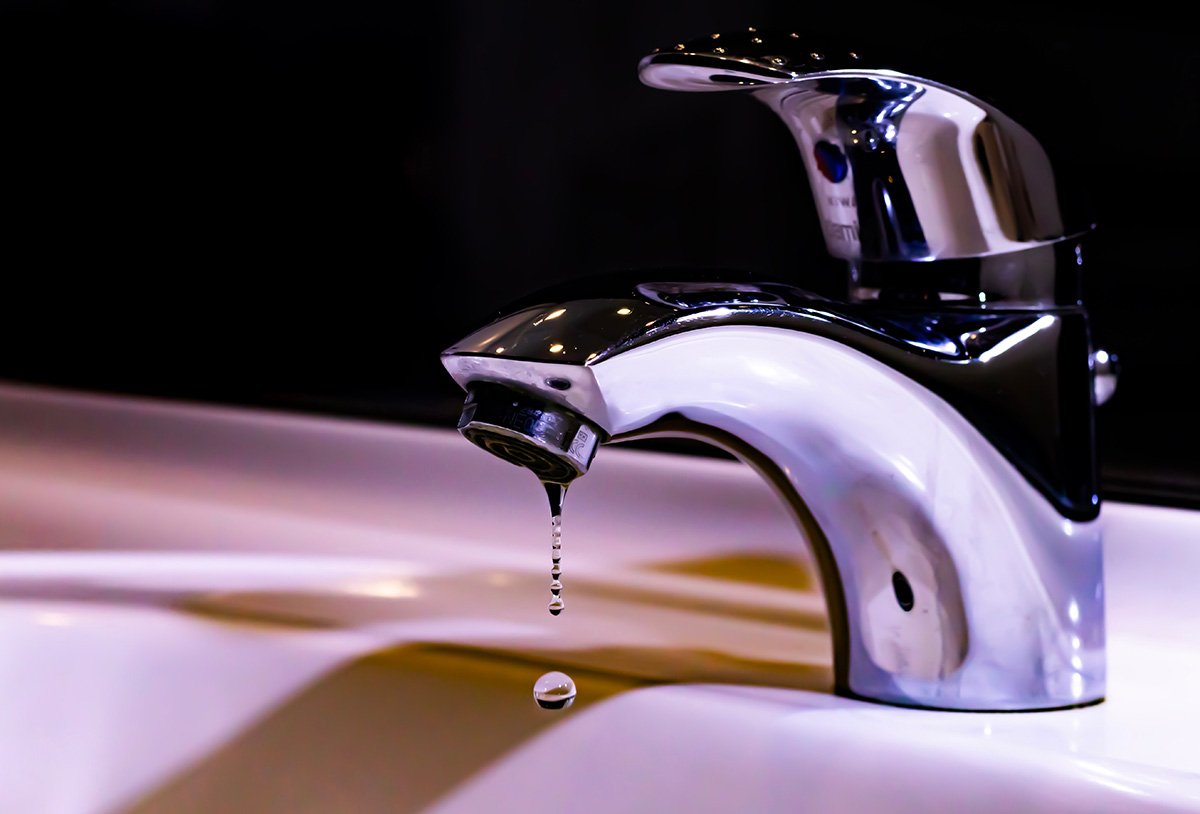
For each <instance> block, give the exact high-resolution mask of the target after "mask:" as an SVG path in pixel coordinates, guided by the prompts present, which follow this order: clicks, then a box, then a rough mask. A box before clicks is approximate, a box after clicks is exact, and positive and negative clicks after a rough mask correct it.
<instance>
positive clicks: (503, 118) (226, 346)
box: [0, 0, 1200, 503]
mask: <svg viewBox="0 0 1200 814" xmlns="http://www.w3.org/2000/svg"><path fill="white" fill-rule="evenodd" d="M1180 14H1182V12H1167V11H1166V10H1165V9H1160V8H1156V7H1155V6H1152V5H1147V4H1146V3H1138V4H1127V5H1124V6H1122V7H1121V8H1119V9H1116V10H1114V11H1111V12H1100V11H1095V10H1089V11H1088V12H1086V13H1076V12H1068V11H1064V10H1059V11H1052V10H1047V9H1046V8H1044V7H1041V6H1037V5H1032V4H1019V3H1018V4H1009V5H1005V6H1003V7H1001V6H997V5H991V4H989V5H981V4H962V5H961V13H959V14H951V15H947V14H946V13H944V12H940V11H938V10H936V9H935V8H934V6H933V5H932V4H926V3H907V4H898V3H894V2H893V3H887V4H885V3H881V2H857V3H837V4H824V5H820V4H813V3H799V2H762V1H761V0H755V1H753V2H738V3H718V2H695V1H694V0H690V1H689V2H684V1H683V0H672V1H671V2H655V3H650V2H644V3H633V2H613V0H606V1H605V2H597V1H596V0H590V1H589V2H575V3H558V4H549V3H546V4H539V3H534V2H529V1H528V0H518V1H517V2H508V3H487V2H480V1H479V0H453V1H452V2H444V3H439V4H432V3H431V4H422V5H417V6H414V5H412V4H401V3H385V2H380V1H378V0H376V1H374V2H367V0H338V2H333V1H332V0H329V1H328V2H323V3H318V2H306V0H288V2H263V0H175V2H172V3H155V2H151V0H113V1H111V2H104V0H80V2H61V1H60V2H55V1H54V0H36V1H35V0H5V2H4V4H3V6H2V7H0V67H2V68H3V73H2V76H3V84H2V87H3V93H2V94H0V104H2V107H0V121H2V122H3V128H4V138H3V140H2V143H3V144H4V148H3V161H2V163H0V208H2V215H3V226H2V227H0V228H2V232H0V239H2V243H3V255H2V257H3V269H4V272H3V273H4V288H3V291H4V294H3V297H2V299H0V306H2V322H0V331H2V334H0V341H2V347H0V376H3V377H6V378H9V379H18V380H27V381H37V382H45V383H52V384H59V385H66V386H76V387H85V388H93V389H103V390H117V391H126V392H138V393H147V394H155V395H166V396H175V397H184V398H200V399H209V400H218V401H233V402H238V403H250V404H262V405H274V406H286V407H294V408H299V409H311V410H319V411H329V412H335V413H343V414H355V415H367V416H374V417H382V418H389V419H399V420H417V421H431V422H436V423H442V424H446V425H450V424H451V423H452V422H453V420H454V418H455V415H456V413H457V404H458V395H457V393H456V391H455V389H454V386H453V384H452V383H451V382H450V381H449V379H448V377H446V376H445V375H444V374H443V373H442V371H441V369H440V367H439V365H438V363H437V353H438V351H439V350H440V349H441V348H443V347H444V346H446V345H448V344H450V343H451V342H452V341H454V340H455V339H457V338H459V337H460V336H461V335H463V334H465V333H466V332H468V331H469V330H471V329H473V328H474V327H476V326H477V325H478V324H480V323H481V322H482V321H484V320H485V319H487V318H488V317H489V316H490V315H491V313H492V312H493V311H494V309H496V308H497V307H499V306H500V305H502V304H503V303H504V302H505V301H506V300H509V299H513V298H515V297H517V296H518V295H520V294H523V293H525V292H527V291H528V290H530V289H533V288H537V287H539V286H540V285H544V284H547V283H551V282H556V281H560V280H563V279H565V278H570V277H574V276H580V275H585V274H591V273H596V272H601V271H605V270H613V269H620V268H626V267H631V266H688V265H697V266H706V267H713V266H732V267H740V268H748V269H753V270H761V271H771V272H773V273H775V274H776V275H779V276H785V275H794V276H795V278H796V279H799V280H806V281H808V282H809V283H810V284H812V285H814V286H817V287H819V286H820V285H822V284H824V283H826V282H828V278H827V276H825V277H823V276H822V274H824V272H822V271H821V269H822V268H823V267H825V266H826V265H827V264H826V262H825V261H824V259H823V250H822V248H821V247H822V242H821V238H820V234H819V232H818V231H817V221H816V218H815V217H814V216H813V215H812V212H811V210H812V203H811V200H810V197H809V192H808V187H807V184H806V182H805V181H804V178H803V175H802V170H801V166H800V162H799V158H798V156H797V154H796V152H795V149H794V147H793V145H792V143H791V140H790V136H789V135H788V134H787V132H786V131H785V129H784V128H783V127H782V125H781V124H780V123H779V122H778V121H776V120H775V119H774V117H773V116H772V114H770V113H769V112H768V111H767V110H766V109H765V108H763V107H761V106H759V105H757V104H756V103H754V102H752V101H750V100H748V99H745V98H733V97H730V96H727V95H725V96H721V97H719V98H717V97H713V96H709V95H701V94H666V93H663V92H660V91H653V90H650V89H647V88H644V87H643V86H641V85H640V84H639V82H638V81H637V79H636V76H635V66H636V63H637V60H638V59H639V58H640V57H641V56H642V55H644V54H645V53H646V52H647V51H649V49H651V48H652V47H655V46H660V45H670V44H671V43H673V42H675V41H677V40H679V39H683V38H690V37H693V36H697V35H700V34H703V33H705V32H708V31H710V30H711V31H717V30H722V29H732V28H739V27H741V26H745V25H757V26H759V27H763V28H765V27H773V26H774V27H786V28H789V29H792V30H801V31H805V32H808V31H813V32H825V33H832V34H834V35H837V36H840V37H842V38H844V39H846V40H847V41H850V42H855V43H858V42H861V43H862V44H863V48H861V49H860V50H863V51H868V50H869V49H871V48H880V47H882V48H887V49H888V50H890V51H893V52H894V51H897V50H899V51H901V52H903V53H907V54H908V55H909V56H908V58H909V59H911V60H912V62H911V64H912V66H913V71H914V72H924V73H926V74H929V75H931V76H934V78H938V79H944V80H949V81H956V82H960V83H969V84H967V85H966V86H967V89H968V90H973V91H976V92H978V93H980V94H981V95H987V96H991V97H992V98H994V99H995V100H997V101H998V102H999V103H1000V104H1001V107H1002V108H1004V109H1005V110H1007V111H1008V112H1010V113H1012V114H1013V115H1014V117H1015V118H1017V119H1018V120H1020V121H1023V122H1025V121H1032V122H1036V123H1039V124H1040V125H1041V126H1043V127H1045V128H1050V129H1051V130H1052V131H1053V134H1052V135H1053V138H1054V139H1055V141H1056V143H1057V144H1058V145H1059V146H1060V147H1065V151H1066V154H1067V155H1068V157H1069V159H1070V161H1071V162H1072V163H1073V164H1074V165H1075V169H1077V170H1080V171H1081V175H1082V177H1083V184H1082V187H1083V188H1084V190H1085V191H1086V192H1087V193H1088V194H1089V195H1090V197H1091V200H1092V204H1093V208H1094V211H1095V219H1096V221H1097V222H1098V223H1099V224H1100V231H1099V232H1098V234H1097V239H1096V247H1095V251H1093V253H1092V258H1091V259H1092V263H1091V266H1090V268H1089V280H1088V286H1089V298H1090V301H1091V305H1092V310H1093V313H1094V317H1095V334H1096V337H1097V340H1098V344H1099V345H1101V346H1103V347H1107V348H1109V349H1111V350H1115V351H1117V352H1119V353H1120V355H1121V357H1122V360H1123V362H1124V374H1123V378H1122V381H1121V384H1120V389H1119V391H1118V394H1117V396H1116V397H1115V398H1114V400H1113V401H1112V402H1110V403H1109V404H1108V405H1106V406H1105V407H1104V408H1102V411H1101V413H1102V419H1101V443H1102V454H1103V462H1104V477H1105V490H1106V493H1107V495H1108V496H1117V497H1127V498H1128V497H1133V498H1143V499H1149V500H1157V501H1165V502H1176V503H1195V502H1196V498H1197V496H1200V463H1198V460H1200V459H1198V457H1197V453H1198V452H1200V443H1198V442H1197V433H1196V429H1195V418H1196V414H1197V411H1196V407H1195V405H1194V404H1193V403H1192V402H1191V401H1190V400H1189V399H1188V398H1187V397H1186V396H1184V395H1182V392H1181V389H1182V387H1183V386H1184V385H1185V384H1187V383H1188V378H1189V377H1190V376H1191V375H1192V369H1191V359H1192V357H1193V356H1194V351H1193V350H1192V347H1191V343H1190V340H1191V333H1192V330H1193V329H1192V324H1193V323H1192V320H1191V318H1190V314H1191V311H1192V309H1193V308H1194V307H1195V303H1196V295H1197V293H1198V291H1200V285H1198V284H1197V281H1196V271H1197V264H1196V261H1195V258H1194V255H1193V254H1192V240H1191V236H1192V234H1193V233H1194V231H1195V223H1194V215H1195V212H1196V206H1195V205H1194V203H1193V202H1192V201H1191V200H1190V199H1189V198H1188V197H1186V194H1187V193H1188V192H1189V191H1190V190H1192V189H1194V188H1196V182H1197V170H1196V159H1195V157H1194V153H1195V148H1194V145H1193V141H1192V140H1193V138H1194V136H1195V134H1196V133H1197V132H1200V128H1198V123H1197V116H1196V91H1195V88H1196V87H1197V80H1198V76H1197V73H1198V72H1197V61H1198V59H1197V52H1196V49H1195V48H1194V47H1193V45H1192V42H1191V35H1190V33H1189V30H1190V26H1189V25H1188V24H1186V23H1185V21H1184V20H1183V18H1182V17H1181V16H1179V15H1180Z"/></svg>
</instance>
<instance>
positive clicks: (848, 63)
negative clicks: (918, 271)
mask: <svg viewBox="0 0 1200 814" xmlns="http://www.w3.org/2000/svg"><path fill="white" fill-rule="evenodd" d="M639 74H640V77H641V80H642V82H644V83H645V84H647V85H649V86H651V87H655V88H662V89H666V90H684V91H736V90H741V91H746V92H749V93H751V94H753V95H754V96H755V97H757V98H758V99H759V100H761V101H763V102H765V103H766V104H767V105H768V106H769V107H770V108H771V109H772V110H774V111H775V112H776V113H777V114H778V115H779V116H780V118H782V119H783V121H784V123H785V124H786V125H787V126H788V128H789V129H790V130H791V132H792V135H793V137H794V138H795V140H796V144H797V146H798V147H799V148H800V153H801V156H802V158H803V160H804V163H805V168H806V170H807V172H808V180H809V184H810V185H811V187H812V192H813V197H814V200H815V201H816V205H817V211H818V213H819V215H820V217H821V221H822V224H821V225H822V232H823V234H824V237H825V243H826V247H827V248H828V250H829V252H830V254H832V255H833V256H835V257H839V258H843V259H845V260H849V261H852V262H858V261H866V262H879V263H892V262H896V261H929V260H944V259H963V258H984V257H990V256H993V255H1004V254H1010V253H1013V252H1022V251H1026V250H1034V251H1035V252H1037V253H1038V254H1039V255H1040V256H1044V257H1045V258H1046V259H1045V260H1043V261H1040V262H1032V260H1031V259H1030V257H1027V258H1026V259H1025V260H1024V261H1022V262H1021V263H1019V264H1017V265H1019V266H1021V267H1022V268H1025V267H1030V266H1033V267H1035V268H1036V273H1038V274H1042V275H1045V274H1046V273H1047V267H1049V268H1050V269H1051V270H1052V268H1053V260H1052V259H1050V258H1051V256H1052V255H1053V254H1054V250H1053V249H1049V248H1046V247H1048V246H1050V245H1051V244H1054V243H1058V242H1060V241H1064V240H1068V239H1071V238H1074V237H1076V236H1078V235H1080V234H1082V233H1083V232H1085V231H1086V230H1087V229H1088V224H1087V222H1086V220H1085V219H1082V218H1078V217H1075V218H1074V219H1072V217H1069V216H1067V215H1064V213H1063V212H1062V208H1061V206H1060V200H1059V196H1058V191H1057V187H1056V185H1055V177H1054V171H1053V168H1052V167H1051V164H1050V159H1049V158H1048V156H1047V154H1046V152H1045V150H1044V148H1043V147H1042V145H1041V143H1040V142H1039V141H1038V140H1037V139H1036V138H1034V136H1033V135H1031V134H1030V133H1029V132H1028V131H1027V130H1025V128H1023V127H1022V126H1021V125H1019V124H1017V123H1016V122H1015V121H1013V120H1012V119H1011V118H1009V117H1008V116H1006V115H1005V114H1004V113H1002V112H1000V111H999V110H997V109H996V108H995V107H993V106H992V105H990V104H988V103H987V102H984V101H982V100H980V99H977V98H975V97H974V96H971V95H970V94H968V93H966V92H964V91H961V90H957V89H955V88H952V87H949V86H947V85H944V84H941V83H938V82H935V81H932V80H928V79H924V78H921V77H916V76H911V75H908V74H905V73H902V72H899V71H896V70H893V69H891V68H889V67H886V66H885V65H883V64H880V63H877V62H875V61H873V59H872V58H870V57H868V56H867V55H864V54H860V53H859V52H857V51H854V50H849V49H847V48H845V47H842V46H838V47H829V46H823V45H818V44H816V42H815V41H814V40H812V39H809V38H802V37H801V36H800V35H799V34H798V33H796V32H788V31H783V32H778V31H772V32H768V31H758V30H757V29H754V28H750V29H746V30H743V31H736V32H728V33H726V32H722V33H719V34H711V35H709V36H706V37H701V38H698V39H694V40H691V41H689V42H680V43H677V44H675V45H674V46H672V47H670V48H667V49H659V50H657V51H655V52H654V53H652V54H650V55H648V56H646V57H645V58H644V59H642V61H641V63H640V65H639ZM1008 265H1011V264H1008ZM1051 273H1052V271H1051Z"/></svg>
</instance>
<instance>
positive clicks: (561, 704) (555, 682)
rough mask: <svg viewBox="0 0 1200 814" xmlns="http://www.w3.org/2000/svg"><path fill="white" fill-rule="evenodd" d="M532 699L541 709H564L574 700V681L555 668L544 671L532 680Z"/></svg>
mask: <svg viewBox="0 0 1200 814" xmlns="http://www.w3.org/2000/svg"><path fill="white" fill-rule="evenodd" d="M533 699H534V700H535V701H537V703H538V706H539V707H541V708H542V709H566V708H567V707H569V706H571V704H572V703H574V701H575V682H574V681H573V680H571V677H570V676H569V675H567V674H566V673H560V672H558V671H557V670H555V671H553V672H550V673H546V674H545V675H543V676H542V677H541V678H539V679H538V680H537V681H536V682H534V685H533Z"/></svg>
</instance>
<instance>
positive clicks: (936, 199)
mask: <svg viewBox="0 0 1200 814" xmlns="http://www.w3.org/2000/svg"><path fill="white" fill-rule="evenodd" d="M641 77H642V80H643V81H644V82H646V83H647V84H649V85H652V86H655V87H661V88H668V89H674V90H699V91H712V90H737V89H743V90H747V91H748V92H750V93H753V94H754V95H755V96H756V97H757V98H759V99H760V100H762V101H764V102H766V103H767V104H768V105H769V106H770V107H771V108H772V109H773V110H775V112H776V113H778V114H779V115H780V116H781V117H782V118H783V120H784V122H785V123H786V124H787V125H788V127H789V128H790V129H791V131H792V134H793V136H794V137H795V140H796V143H797V144H798V145H799V146H800V149H801V153H802V155H803V157H804V161H805V164H806V167H807V170H808V175H809V180H810V183H811V186H812V191H813V194H814V196H815V199H816V203H817V209H818V211H819V212H820V214H821V217H822V221H823V231H824V236H825V241H826V244H827V247H828V249H829V251H830V252H831V253H832V254H833V255H834V256H835V257H838V258H842V259H844V260H846V261H847V267H848V271H849V275H848V283H849V286H848V297H849V299H850V301H849V302H842V301H835V300H830V299H826V298H824V297H819V296H815V295H813V294H811V293H809V292H806V291H803V290H802V289H799V288H796V287H795V286H792V285H788V284H786V283H780V282H778V281H772V280H763V279H756V278H751V277H750V276H748V275H744V274H732V273H730V274H726V273H723V272H718V273H715V274H695V275H690V274H688V273H686V272H685V273H682V274H680V275H669V274H664V273H660V272H653V271H650V272H643V273H637V274H633V275H629V274H626V275H617V276H615V277H613V278H610V279H609V280H607V281H604V280H600V281H583V282H581V283H580V284H579V286H578V289H577V290H573V291H565V290H561V289H560V290H558V291H552V292H543V293H542V294H539V295H536V296H535V298H534V299H532V300H529V301H527V302H526V307H523V308H519V307H518V308H517V309H516V310H515V311H513V312H512V313H511V314H509V315H508V316H506V317H503V318H502V319H500V320H497V321H496V322H494V323H492V324H490V325H488V326H485V327H484V328H481V329H480V330H478V331H476V332H475V333H473V334H471V335H470V336H468V337H466V338H465V339H463V340H462V341H461V342H459V343H457V344H455V345H454V346H453V347H451V348H449V349H448V350H447V351H446V352H445V353H444V354H443V356H442V361H443V364H444V365H445V367H446V369H447V370H448V371H449V372H450V374H451V375H452V376H453V377H454V378H455V380H456V381H457V382H458V383H459V384H460V385H462V386H463V387H464V388H465V389H467V390H468V392H469V393H470V394H471V395H470V396H469V397H468V402H467V407H466V410H465V412H464V417H463V421H462V422H460V428H463V429H464V434H466V435H468V437H471V438H472V440H474V441H475V442H476V443H479V444H480V445H481V446H483V447H484V448H485V449H489V451H491V452H494V453H496V454H499V455H501V457H504V458H506V459H507V460H510V461H511V462H513V463H519V464H521V465H524V466H527V467H529V468H530V469H533V470H534V471H535V473H539V477H541V478H542V479H543V480H546V477H545V474H544V472H539V468H542V467H550V468H552V469H553V470H554V471H555V472H556V473H558V472H562V471H566V472H567V473H568V474H569V475H570V476H571V477H574V476H577V475H579V474H583V472H584V471H586V469H587V463H588V461H590V457H591V454H592V453H593V452H594V450H595V444H596V443H597V442H599V443H603V442H605V441H608V440H625V439H631V438H639V437H651V436H656V435H681V436H685V437H697V438H701V439H704V440H707V441H709V442H710V443H713V444H715V445H718V446H720V447H723V448H724V449H726V450H728V451H730V452H732V453H733V454H735V455H737V456H739V457H740V458H741V459H742V460H743V461H745V462H746V463H748V464H750V465H751V466H752V467H754V468H755V469H756V470H757V471H758V472H759V473H760V474H762V475H763V477H764V478H766V479H767V480H768V481H769V482H770V483H771V484H772V485H773V486H774V487H775V488H776V489H777V490H778V491H779V492H780V494H781V495H782V496H783V498H784V500H785V501H786V503H787V505H788V506H789V507H790V508H791V509H792V512H793V514H794V517H795V519H796V520H797V522H798V525H799V526H800V529H801V531H802V533H803V536H804V538H805V539H806V540H807V541H808V542H809V544H810V547H811V549H812V551H813V553H814V555H815V558H816V561H817V563H818V565H819V569H820V573H821V580H822V584H823V586H824V595H825V599H826V602H827V605H828V611H829V618H830V627H831V636H832V639H833V646H834V673H835V688H836V689H837V691H839V692H841V693H842V694H845V695H850V696H855V697H860V698H867V699H872V700H877V701H885V702H888V703H893V704H900V705H905V706H917V707H927V708H936V709H955V710H976V711H982V710H1038V709H1054V708H1062V707H1068V706H1078V705H1085V704H1090V703H1095V702H1097V701H1099V700H1101V699H1102V698H1103V696H1104V692H1105V687H1106V666H1105V652H1106V651H1105V647H1106V644H1105V620H1104V603H1105V597H1104V581H1103V559H1102V554H1101V536H1102V534H1101V526H1100V520H1099V510H1100V501H1099V495H1098V491H1097V488H1096V467H1095V447H1094V412H1093V411H1094V407H1095V404H1097V403H1098V402H1099V401H1102V400H1103V398H1104V397H1106V396H1107V394H1108V393H1110V392H1111V387H1110V384H1111V382H1112V381H1113V375H1112V374H1113V370H1112V365H1111V361H1112V360H1111V359H1110V358H1109V357H1108V356H1107V354H1104V352H1103V351H1097V352H1095V353H1093V352H1092V349H1091V347H1090V344H1089V331H1088V325H1087V314H1086V311H1085V310H1084V309H1083V308H1082V306H1081V304H1080V302H1079V287H1078V285H1077V283H1078V279H1079V276H1078V273H1079V269H1080V268H1081V266H1082V242H1081V239H1080V237H1081V235H1082V234H1083V233H1084V232H1085V231H1086V229H1087V228H1088V227H1087V224H1086V222H1083V221H1080V220H1078V219H1073V218H1072V217H1069V216H1068V215H1067V213H1065V212H1063V211H1062V210H1061V207H1060V205H1059V197H1058V193H1057V189H1056V186H1055V177H1054V173H1053V170H1052V168H1051V166H1050V162H1049V159H1048V158H1047V155H1046V152H1045V151H1044V150H1043V148H1042V146H1041V144H1040V143H1039V142H1038V141H1037V140H1036V139H1035V138H1034V137H1033V136H1032V135H1030V134H1029V133H1028V132H1027V131H1026V130H1025V129H1024V128H1022V127H1021V126H1020V125H1017V124H1016V123H1015V122H1013V121H1012V120H1011V119H1009V118H1008V117H1007V116H1005V115H1004V114H1003V113H1001V112H999V111H998V110H996V109H995V108H994V107H992V106H991V105H989V104H987V103H985V102H982V101H980V100H978V99H976V98H974V97H972V96H970V95H969V94H966V93H964V92H962V91H959V90H956V89H954V88H951V87H948V86H946V85H943V84H940V83H938V82H934V81H930V80H926V79H923V78H919V77H915V76H911V75H907V74H904V73H900V72H898V71H895V70H891V69H890V68H888V67H887V66H885V65H882V64H877V63H873V62H872V61H871V60H870V58H869V57H867V56H865V55H862V54H859V53H858V52H855V51H848V50H845V49H837V48H830V47H818V46H816V45H815V44H812V43H808V42H803V41H801V38H800V37H799V36H798V35H796V34H792V33H789V32H784V33H771V32H760V31H757V30H755V29H749V30H746V31H742V32H733V33H721V34H714V35H712V36H710V37H706V38H703V39H702V40H696V41H693V42H691V43H679V44H678V45H676V46H674V47H673V48H670V49H668V50H664V51H660V52H656V53H655V54H652V55H651V56H649V57H647V58H645V59H644V60H642V62H641ZM510 404H511V407H512V410H509V405H510ZM525 404H529V405H532V411H531V412H528V414H526V411H525V410H524V406H523V405H525ZM513 411H515V412H513ZM535 414H536V417H535ZM543 415H547V416H550V424H554V425H555V429H554V433H557V434H554V433H551V434H552V435H554V437H553V438H552V439H549V440H547V437H546V435H547V433H545V432H542V431H541V430H540V429H539V427H540V424H539V423H538V422H540V421H542V418H541V416H543ZM522 416H523V417H522ZM561 417H566V418H567V419H568V420H569V421H574V422H575V423H573V424H571V427H576V426H578V427H583V428H585V429H590V431H591V435H590V437H589V438H587V439H586V440H587V441H588V444H590V446H588V447H587V449H583V450H582V452H583V454H581V455H576V454H575V451H574V449H573V448H571V433H572V432H573V430H570V429H568V430H566V431H559V430H560V429H561V428H559V427H557V424H555V422H557V421H558V420H559V418H561ZM560 467H565V470H563V469H561V468H560ZM563 482H565V479H564V481H563Z"/></svg>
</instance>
